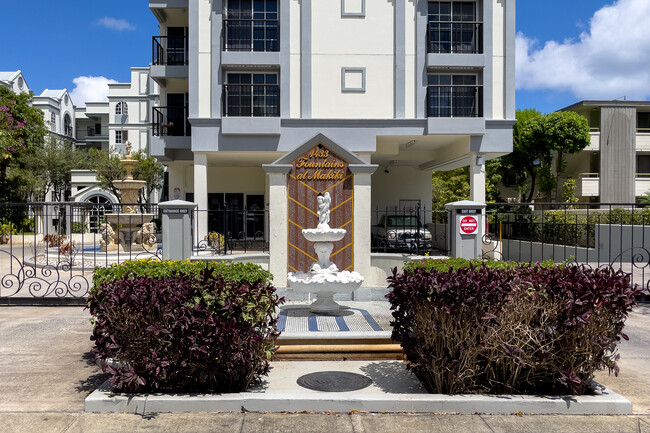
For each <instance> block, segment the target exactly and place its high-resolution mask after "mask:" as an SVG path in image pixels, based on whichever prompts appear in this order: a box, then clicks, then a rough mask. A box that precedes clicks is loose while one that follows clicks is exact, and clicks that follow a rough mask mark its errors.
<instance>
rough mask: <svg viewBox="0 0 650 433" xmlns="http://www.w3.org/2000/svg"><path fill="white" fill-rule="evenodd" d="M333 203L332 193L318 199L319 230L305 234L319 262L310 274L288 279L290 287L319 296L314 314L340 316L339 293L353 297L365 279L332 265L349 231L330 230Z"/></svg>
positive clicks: (314, 265) (305, 231)
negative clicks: (334, 253) (337, 246)
mask: <svg viewBox="0 0 650 433" xmlns="http://www.w3.org/2000/svg"><path fill="white" fill-rule="evenodd" d="M331 202H332V199H331V197H330V194H329V193H328V192H326V193H325V195H320V194H319V196H318V226H317V227H316V228H315V229H303V230H302V234H303V236H304V237H305V239H307V240H308V241H310V242H314V250H315V251H316V254H317V255H318V262H316V263H314V264H313V265H312V266H311V269H310V270H309V272H296V273H295V274H294V273H293V272H291V273H289V275H288V276H287V281H288V285H289V286H290V287H291V288H292V289H293V290H296V291H298V292H307V293H314V294H316V300H315V301H314V302H313V303H312V304H311V305H310V308H309V310H310V311H311V312H312V313H329V314H336V313H338V311H339V309H340V308H341V306H340V305H339V304H337V303H336V302H334V294H336V293H352V292H353V291H355V290H357V289H358V288H359V287H361V283H363V277H362V276H361V274H359V273H358V272H350V271H339V269H338V267H337V266H336V265H335V264H334V263H332V262H331V261H330V256H331V254H332V250H333V249H334V242H336V241H340V240H341V239H343V237H344V236H345V233H346V232H347V230H345V229H332V228H330V226H329V220H330V210H329V207H330V204H331Z"/></svg>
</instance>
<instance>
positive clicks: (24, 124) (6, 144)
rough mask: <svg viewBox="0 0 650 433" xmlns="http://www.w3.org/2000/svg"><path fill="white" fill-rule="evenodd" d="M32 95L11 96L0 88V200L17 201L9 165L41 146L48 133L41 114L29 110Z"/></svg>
mask: <svg viewBox="0 0 650 433" xmlns="http://www.w3.org/2000/svg"><path fill="white" fill-rule="evenodd" d="M32 96H33V95H32V94H31V93H19V94H16V93H13V92H12V91H11V90H9V89H7V88H4V87H0V200H2V201H13V200H16V199H17V198H18V196H17V194H16V188H15V187H16V185H14V184H13V183H12V182H10V180H9V177H8V171H9V167H10V166H18V167H20V166H21V164H20V162H19V161H18V158H19V156H20V155H21V154H23V153H24V152H25V151H29V150H32V149H34V148H38V147H41V146H42V145H43V142H44V137H45V134H46V133H47V130H46V128H45V125H44V122H43V112H42V111H41V110H39V109H37V108H34V107H32V105H31V100H32Z"/></svg>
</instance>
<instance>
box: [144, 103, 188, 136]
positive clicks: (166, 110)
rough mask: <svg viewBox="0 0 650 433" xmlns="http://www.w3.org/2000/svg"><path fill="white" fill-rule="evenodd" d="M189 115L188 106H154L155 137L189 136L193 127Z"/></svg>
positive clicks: (153, 126) (153, 125) (153, 130)
mask: <svg viewBox="0 0 650 433" xmlns="http://www.w3.org/2000/svg"><path fill="white" fill-rule="evenodd" d="M187 117H188V108H187V106H181V107H153V109H152V119H153V124H152V129H151V131H152V135H153V136H154V137H189V136H190V135H191V132H192V128H191V127H190V122H189V121H188V120H187Z"/></svg>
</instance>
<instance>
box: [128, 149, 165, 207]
mask: <svg viewBox="0 0 650 433" xmlns="http://www.w3.org/2000/svg"><path fill="white" fill-rule="evenodd" d="M133 158H134V159H136V160H137V161H138V164H137V165H136V166H135V168H134V169H133V177H134V178H135V179H139V180H144V181H145V182H146V184H145V187H144V189H143V190H142V194H143V195H144V197H143V199H144V201H145V202H146V203H151V196H152V193H153V192H154V191H156V190H158V189H160V188H162V187H163V182H164V178H165V177H164V176H165V167H164V166H163V165H162V164H161V163H160V162H159V161H158V160H157V159H156V158H154V157H153V156H148V155H147V154H146V153H145V152H143V151H139V152H136V153H135V154H134V155H133Z"/></svg>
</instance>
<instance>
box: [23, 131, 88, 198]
mask: <svg viewBox="0 0 650 433" xmlns="http://www.w3.org/2000/svg"><path fill="white" fill-rule="evenodd" d="M21 163H22V166H21V167H20V168H16V169H15V170H11V176H12V177H14V178H16V179H17V180H18V182H17V183H18V184H20V185H21V193H22V194H23V195H24V196H25V197H40V196H44V195H46V194H48V193H49V192H52V193H53V194H52V199H53V200H56V201H58V200H65V199H66V197H65V193H66V191H70V188H71V187H70V181H71V170H74V169H83V168H85V167H86V166H87V154H86V152H84V151H80V150H75V149H74V146H73V144H72V142H70V141H68V140H62V139H60V138H55V137H47V138H46V139H45V142H44V144H43V146H41V147H39V148H38V149H30V150H27V151H25V152H24V154H23V155H22V157H21Z"/></svg>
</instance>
